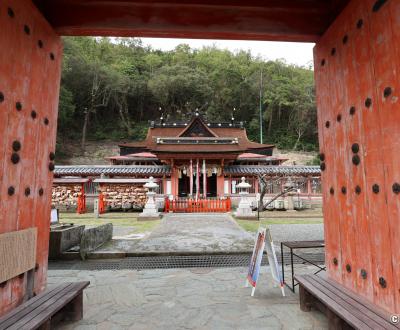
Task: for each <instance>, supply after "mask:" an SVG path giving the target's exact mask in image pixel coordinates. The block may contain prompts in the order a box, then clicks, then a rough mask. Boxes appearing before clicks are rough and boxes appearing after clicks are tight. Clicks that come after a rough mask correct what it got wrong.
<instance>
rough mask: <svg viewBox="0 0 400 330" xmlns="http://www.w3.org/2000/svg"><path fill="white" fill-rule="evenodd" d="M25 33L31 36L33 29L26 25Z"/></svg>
mask: <svg viewBox="0 0 400 330" xmlns="http://www.w3.org/2000/svg"><path fill="white" fill-rule="evenodd" d="M24 32H25V33H26V34H27V35H30V34H31V29H30V28H29V26H28V25H24Z"/></svg>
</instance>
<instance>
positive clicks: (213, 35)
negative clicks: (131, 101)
mask: <svg viewBox="0 0 400 330" xmlns="http://www.w3.org/2000/svg"><path fill="white" fill-rule="evenodd" d="M347 2H348V0H325V1H324V0H296V1H295V0H279V1H278V0H269V1H266V0H247V1H244V0H185V1H178V0H176V1H172V0H157V1H155V0H134V1H133V0H132V1H129V0H125V1H112V0H102V1H100V0H35V3H36V5H37V6H38V8H39V9H40V10H41V11H42V12H43V14H44V16H45V17H46V18H47V20H48V21H49V22H50V23H51V24H52V26H53V27H54V28H55V30H56V32H58V33H59V34H61V35H92V36H121V37H123V36H130V37H174V38H207V39H247V40H279V41H305V42H315V41H316V40H318V38H319V37H320V36H321V35H322V34H323V32H324V31H325V30H326V29H327V28H328V27H329V25H330V23H331V22H332V21H333V20H334V19H335V17H336V16H337V14H338V13H339V12H340V11H341V10H342V9H343V7H344V6H345V4H346V3H347Z"/></svg>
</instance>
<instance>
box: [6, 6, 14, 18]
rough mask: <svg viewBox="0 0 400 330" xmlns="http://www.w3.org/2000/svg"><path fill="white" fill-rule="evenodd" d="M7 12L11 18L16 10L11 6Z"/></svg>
mask: <svg viewBox="0 0 400 330" xmlns="http://www.w3.org/2000/svg"><path fill="white" fill-rule="evenodd" d="M7 14H8V16H10V17H11V18H14V16H15V14H14V10H13V9H12V8H10V7H8V8H7Z"/></svg>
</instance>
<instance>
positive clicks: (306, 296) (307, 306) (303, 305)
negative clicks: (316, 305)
mask: <svg viewBox="0 0 400 330" xmlns="http://www.w3.org/2000/svg"><path fill="white" fill-rule="evenodd" d="M299 298H300V309H301V310H302V311H303V312H309V311H310V310H311V307H312V304H313V300H314V298H313V296H312V295H311V294H310V293H309V292H308V291H307V290H306V289H305V288H304V286H302V285H301V284H300V285H299Z"/></svg>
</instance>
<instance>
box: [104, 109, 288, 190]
mask: <svg viewBox="0 0 400 330" xmlns="http://www.w3.org/2000/svg"><path fill="white" fill-rule="evenodd" d="M119 147H120V156H116V157H109V158H108V159H109V160H110V161H111V163H112V164H113V165H136V164H142V165H150V164H158V165H167V166H168V167H169V168H170V176H169V178H168V179H166V180H165V184H164V193H165V194H167V195H173V196H179V197H189V196H191V197H197V198H199V197H203V198H205V197H217V196H223V195H227V194H230V193H236V191H235V190H236V189H235V185H236V182H237V183H239V182H238V181H237V180H236V179H234V180H229V178H230V177H231V174H232V173H231V172H232V171H231V170H229V169H231V167H230V166H235V165H280V164H281V163H282V162H283V161H285V160H286V159H280V158H276V157H273V156H272V151H273V148H274V146H273V145H270V144H261V143H256V142H252V141H250V140H249V139H248V137H247V134H246V129H245V128H244V125H243V122H239V123H237V122H235V121H234V120H232V121H231V122H225V123H222V122H220V123H211V122H207V121H206V120H205V118H204V117H203V116H202V115H201V114H200V113H199V112H198V111H196V112H195V113H194V114H193V116H192V118H191V120H189V121H188V122H165V121H164V120H163V119H162V118H161V119H160V121H158V122H151V125H150V128H149V129H148V133H147V137H146V139H145V140H144V141H137V142H130V143H123V144H120V145H119ZM227 170H228V172H227ZM249 180H250V181H251V184H252V190H253V192H254V191H256V190H258V187H257V184H256V182H255V180H254V178H253V177H251V178H249Z"/></svg>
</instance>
